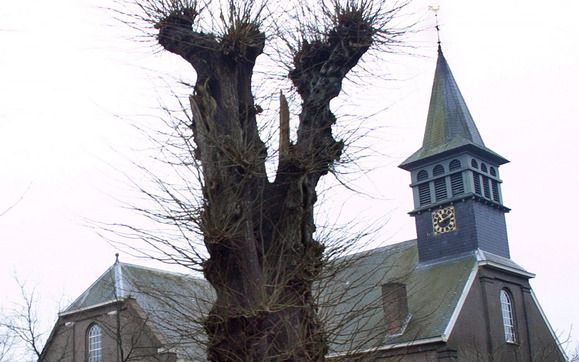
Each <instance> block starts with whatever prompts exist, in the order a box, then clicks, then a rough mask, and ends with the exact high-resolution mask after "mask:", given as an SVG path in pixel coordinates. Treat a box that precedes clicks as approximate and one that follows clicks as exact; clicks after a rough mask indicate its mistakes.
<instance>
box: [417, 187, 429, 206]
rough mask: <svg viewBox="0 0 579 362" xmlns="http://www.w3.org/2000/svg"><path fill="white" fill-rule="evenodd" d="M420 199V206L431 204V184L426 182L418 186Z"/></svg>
mask: <svg viewBox="0 0 579 362" xmlns="http://www.w3.org/2000/svg"><path fill="white" fill-rule="evenodd" d="M418 199H419V201H420V206H423V205H427V204H430V202H431V201H432V200H431V198H430V184H429V183H425V184H422V185H419V186H418Z"/></svg>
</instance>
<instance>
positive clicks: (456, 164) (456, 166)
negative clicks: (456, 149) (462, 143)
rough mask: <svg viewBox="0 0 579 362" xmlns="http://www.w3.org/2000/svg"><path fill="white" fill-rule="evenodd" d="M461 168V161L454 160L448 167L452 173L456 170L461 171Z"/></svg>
mask: <svg viewBox="0 0 579 362" xmlns="http://www.w3.org/2000/svg"><path fill="white" fill-rule="evenodd" d="M460 166H461V164H460V161H459V160H452V161H450V165H449V166H448V168H449V169H450V170H451V171H454V170H458V169H460Z"/></svg>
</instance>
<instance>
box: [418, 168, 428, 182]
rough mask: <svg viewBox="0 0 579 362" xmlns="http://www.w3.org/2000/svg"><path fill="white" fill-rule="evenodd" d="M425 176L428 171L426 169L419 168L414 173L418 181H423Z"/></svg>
mask: <svg viewBox="0 0 579 362" xmlns="http://www.w3.org/2000/svg"><path fill="white" fill-rule="evenodd" d="M427 178H428V172H426V170H420V171H418V173H417V174H416V180H418V181H423V180H426V179H427Z"/></svg>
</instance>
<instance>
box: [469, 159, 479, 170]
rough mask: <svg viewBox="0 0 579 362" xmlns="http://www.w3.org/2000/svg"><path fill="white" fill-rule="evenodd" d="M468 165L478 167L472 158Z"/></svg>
mask: <svg viewBox="0 0 579 362" xmlns="http://www.w3.org/2000/svg"><path fill="white" fill-rule="evenodd" d="M470 165H471V166H472V167H474V168H478V162H476V160H475V159H474V158H473V159H472V160H471V161H470Z"/></svg>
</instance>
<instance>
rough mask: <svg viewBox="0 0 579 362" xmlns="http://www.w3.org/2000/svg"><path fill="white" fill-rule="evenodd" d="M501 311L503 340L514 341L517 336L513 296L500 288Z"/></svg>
mask: <svg viewBox="0 0 579 362" xmlns="http://www.w3.org/2000/svg"><path fill="white" fill-rule="evenodd" d="M501 312H502V315H503V327H504V331H505V341H506V342H508V343H515V342H516V341H517V338H516V335H515V311H514V308H513V298H512V297H511V295H510V293H509V292H508V291H507V290H505V289H501Z"/></svg>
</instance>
